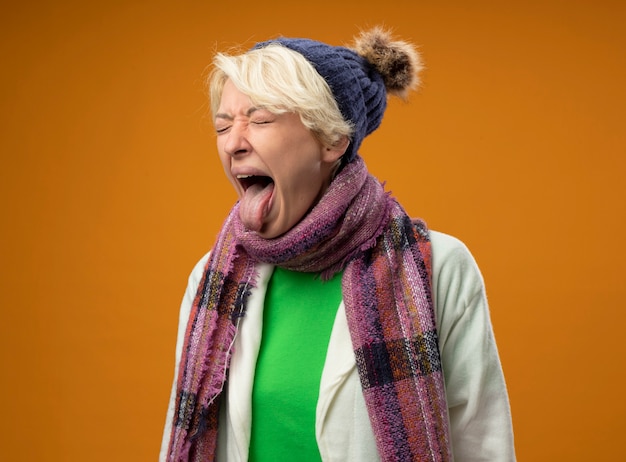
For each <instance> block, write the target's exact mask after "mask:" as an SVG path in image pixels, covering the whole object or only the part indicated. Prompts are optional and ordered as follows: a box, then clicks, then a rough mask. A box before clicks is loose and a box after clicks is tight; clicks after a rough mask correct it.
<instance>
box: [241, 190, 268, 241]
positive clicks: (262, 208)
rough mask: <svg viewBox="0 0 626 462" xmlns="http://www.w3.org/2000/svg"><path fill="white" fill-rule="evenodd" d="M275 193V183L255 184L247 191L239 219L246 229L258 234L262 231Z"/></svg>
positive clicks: (242, 201)
mask: <svg viewBox="0 0 626 462" xmlns="http://www.w3.org/2000/svg"><path fill="white" fill-rule="evenodd" d="M273 193H274V183H271V182H270V183H267V184H263V183H255V184H253V185H250V187H248V189H246V192H245V193H244V195H243V197H242V198H241V201H240V205H239V217H240V218H241V221H242V222H243V224H244V226H245V227H246V228H248V229H249V230H251V231H256V232H259V231H260V230H261V228H262V227H263V220H264V219H265V216H266V215H267V213H268V212H269V209H270V202H271V200H272V194H273Z"/></svg>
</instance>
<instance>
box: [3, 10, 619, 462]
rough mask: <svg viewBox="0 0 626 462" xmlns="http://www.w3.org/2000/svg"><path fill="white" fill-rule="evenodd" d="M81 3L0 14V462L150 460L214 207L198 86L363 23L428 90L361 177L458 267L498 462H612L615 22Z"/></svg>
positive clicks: (382, 137) (370, 152)
mask: <svg viewBox="0 0 626 462" xmlns="http://www.w3.org/2000/svg"><path fill="white" fill-rule="evenodd" d="M97 3H101V5H98V4H97ZM97 3H94V2H79V1H68V0H65V1H57V2H23V3H22V4H21V6H15V4H12V6H10V7H8V6H3V7H2V10H3V11H2V14H1V15H0V34H1V37H2V41H1V48H0V53H1V61H0V62H1V65H2V74H1V77H0V79H1V84H0V94H1V95H2V96H1V104H2V115H1V117H2V123H1V125H0V127H1V128H0V129H1V131H2V136H1V139H0V146H1V152H2V167H1V168H0V192H1V195H0V207H1V217H2V227H1V231H0V232H1V234H0V246H1V247H0V252H1V253H0V255H1V259H2V260H1V263H2V265H1V268H2V269H1V271H2V274H1V278H0V281H1V284H2V286H1V287H2V288H1V291H0V292H1V293H0V308H1V317H2V318H1V319H0V346H1V355H2V356H1V358H0V359H1V361H2V363H1V364H2V366H1V367H2V380H1V382H0V383H1V385H0V386H1V387H2V388H1V393H0V400H1V401H0V409H2V418H1V419H0V422H1V423H0V459H1V460H6V461H33V460H45V461H84V460H88V461H111V460H115V461H126V460H127V461H137V460H155V459H156V456H157V452H158V447H159V444H160V437H161V429H162V426H163V423H164V417H165V407H166V404H167V399H168V394H169V388H170V383H171V379H172V373H173V354H174V342H175V336H176V325H177V310H178V306H179V302H180V299H181V297H182V293H183V290H184V288H185V285H186V279H187V275H188V273H189V271H190V270H191V268H192V266H193V264H194V263H195V262H196V260H197V259H198V258H200V256H201V255H202V254H203V253H204V252H205V251H206V250H207V249H208V248H210V246H211V244H212V242H213V239H214V237H215V235H216V233H217V231H218V229H219V226H220V223H221V220H222V219H223V217H224V216H225V213H226V212H227V210H228V209H229V208H230V206H231V204H232V202H233V200H234V198H235V195H234V193H233V192H232V191H231V189H230V186H229V185H228V184H227V182H226V180H225V179H224V178H223V175H222V172H221V167H220V166H219V163H218V160H217V155H216V152H215V147H214V137H213V134H212V130H211V125H210V121H209V120H208V118H207V116H206V111H207V104H206V101H205V95H204V93H203V85H202V77H203V75H204V73H205V67H206V66H207V65H208V63H209V62H210V59H211V56H212V54H213V52H214V50H215V49H220V50H221V49H225V48H227V47H230V46H232V45H235V44H239V43H244V44H246V45H250V44H252V43H253V42H254V41H257V40H262V39H266V38H269V37H273V36H275V35H277V34H283V35H290V36H307V37H313V38H316V39H320V40H324V41H328V42H330V43H334V44H343V43H345V42H347V41H349V40H351V38H352V36H353V35H355V34H356V33H357V32H358V30H359V28H360V27H367V26H371V25H375V24H381V23H382V24H385V25H387V26H391V27H393V28H394V29H395V31H396V34H397V35H398V36H400V37H403V38H405V39H409V40H411V41H413V42H414V43H416V44H418V45H420V47H421V50H422V52H423V55H424V58H425V61H426V64H427V70H426V72H425V73H424V85H423V88H422V90H421V91H420V92H419V93H417V94H414V95H413V97H412V98H411V101H410V103H409V104H405V103H401V102H397V101H392V102H391V104H390V107H389V110H388V111H387V115H386V118H385V120H384V122H383V125H382V127H381V128H380V129H379V130H378V132H376V133H375V134H374V135H372V136H371V137H370V138H368V140H366V142H365V144H364V146H363V148H362V154H363V155H364V157H365V158H366V161H367V163H368V165H369V167H370V170H371V171H372V172H373V173H374V174H375V175H376V176H378V177H379V178H380V179H381V180H385V181H386V182H387V186H388V189H390V190H392V191H393V192H394V193H395V194H396V195H397V196H398V197H399V198H400V200H401V202H402V203H403V204H404V205H405V207H406V208H407V209H408V210H409V212H410V213H411V214H412V215H415V216H421V217H424V218H425V219H426V220H427V221H428V223H429V224H430V226H431V227H432V228H435V229H438V230H441V231H445V232H448V233H451V234H454V235H456V236H458V237H459V238H461V239H462V240H464V241H465V242H466V243H467V244H468V246H469V247H470V249H471V250H472V252H473V253H474V255H475V257H476V258H477V260H478V262H479V265H480V267H481V269H482V271H483V273H484V276H485V279H486V283H487V289H488V294H489V297H490V303H491V309H492V319H493V323H494V327H495V330H496V335H497V340H498V344H499V348H500V353H501V359H502V362H503V367H504V370H505V374H506V378H507V381H508V386H509V392H510V398H511V405H512V410H513V418H514V426H515V432H516V443H517V453H518V457H519V459H520V460H524V461H555V460H568V461H574V460H576V461H583V460H615V459H616V458H619V455H621V454H622V453H623V444H622V440H623V437H622V434H623V433H624V430H625V425H624V419H625V418H626V400H625V398H624V389H625V387H624V371H625V368H624V358H625V353H626V344H625V342H624V341H623V338H624V320H625V314H624V312H625V310H624V307H625V302H624V299H625V298H626V293H625V292H626V284H625V283H624V274H625V268H624V266H625V261H626V245H625V243H624V237H625V236H626V229H625V207H626V206H625V191H624V182H625V180H626V177H625V170H626V169H625V162H626V161H625V154H626V136H625V130H624V121H625V120H626V91H625V89H624V86H625V85H626V56H625V50H626V28H625V27H624V25H625V24H626V7H625V5H626V3H624V2H621V1H601V0H600V1H593V2H591V1H586V2H585V1H569V2H561V1H557V0H550V1H538V0H533V1H524V2H521V1H520V2H502V1H473V2H469V1H447V2H436V1H420V2H412V1H408V0H407V1H393V0H389V1H386V2H367V1H365V2H364V1H363V0H354V1H347V2H341V1H332V2H325V1H317V2H295V1H293V0H290V1H288V2H287V1H285V2H283V1H274V2H248V1H240V2H225V1H223V2H219V3H218V4H216V5H214V4H213V3H214V2H209V1H206V2H200V1H191V0H189V1H181V2H166V1H145V2H138V1H134V2H133V1H126V2H122V1H108V2H97Z"/></svg>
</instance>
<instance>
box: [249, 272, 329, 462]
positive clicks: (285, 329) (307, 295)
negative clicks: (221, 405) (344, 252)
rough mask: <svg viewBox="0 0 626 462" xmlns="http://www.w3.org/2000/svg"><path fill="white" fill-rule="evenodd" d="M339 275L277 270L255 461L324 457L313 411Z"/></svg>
mask: <svg viewBox="0 0 626 462" xmlns="http://www.w3.org/2000/svg"><path fill="white" fill-rule="evenodd" d="M340 302H341V274H337V275H335V276H334V277H333V278H332V279H331V280H330V281H321V280H320V278H319V275H317V274H312V273H297V272H295V271H289V270H285V269H281V268H276V269H275V270H274V273H273V274H272V277H271V279H270V281H269V284H268V287H267V293H266V296H265V307H264V309H263V337H262V339H261V348H260V351H259V358H258V359H257V364H256V371H255V375H254V387H253V392H252V435H251V438H250V454H249V460H250V461H251V462H263V461H268V462H280V461H289V462H292V461H294V460H298V461H302V462H307V461H320V460H321V457H320V453H319V449H318V447H317V442H316V440H315V409H316V406H317V400H318V396H319V388H320V379H321V377H322V369H323V367H324V361H325V360H326V351H327V349H328V341H329V339H330V332H331V330H332V327H333V323H334V321H335V316H336V314H337V308H338V307H339V303H340Z"/></svg>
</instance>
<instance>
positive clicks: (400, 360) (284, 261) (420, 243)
mask: <svg viewBox="0 0 626 462" xmlns="http://www.w3.org/2000/svg"><path fill="white" fill-rule="evenodd" d="M257 262H265V263H271V264H275V265H280V266H282V267H285V268H288V269H293V270H296V271H304V272H317V273H321V275H322V277H323V278H327V277H330V276H331V275H333V274H335V273H337V272H339V271H343V276H342V293H343V300H344V304H345V309H346V316H347V320H348V327H349V329H350V335H351V338H352V344H353V348H354V354H355V358H356V365H357V369H358V373H359V377H360V380H361V386H362V389H363V394H364V397H365V403H366V405H367V409H368V413H369V417H370V421H371V424H372V429H373V431H374V435H375V437H376V444H377V447H378V451H379V454H380V457H381V460H383V461H447V460H451V458H452V457H451V449H450V438H449V433H448V415H447V404H446V397H445V390H444V381H443V373H442V369H441V361H440V355H439V349H438V341H437V332H436V327H435V314H434V308H433V302H432V295H431V284H430V281H431V274H430V271H431V249H430V242H429V239H428V231H427V229H426V226H425V224H424V223H422V222H421V221H412V220H411V219H409V217H408V216H407V215H406V213H405V211H404V210H403V209H402V207H401V206H400V205H399V204H398V203H397V202H396V201H395V200H394V199H393V198H392V197H391V196H390V195H388V194H386V193H385V192H384V190H383V187H382V185H381V184H380V183H379V182H378V181H377V180H376V179H375V178H374V177H372V176H371V175H370V174H369V173H368V171H367V168H366V167H365V164H364V163H363V160H362V159H361V158H360V157H357V158H356V159H355V160H354V161H353V162H351V163H349V164H347V165H346V167H345V168H344V169H343V170H342V171H341V172H340V173H339V174H338V175H337V177H336V178H335V179H334V180H333V182H332V183H331V185H330V186H329V188H328V190H327V191H326V193H325V195H324V196H323V197H322V199H321V200H320V201H319V203H318V204H316V206H315V207H313V209H312V210H311V211H310V212H309V213H308V214H307V215H306V216H305V217H304V218H303V219H302V220H301V221H300V222H299V223H298V224H297V225H296V226H295V227H294V228H292V229H291V230H290V231H288V232H287V233H285V234H284V235H282V236H281V237H279V238H276V239H269V240H268V239H263V238H261V237H259V236H258V234H256V233H254V232H250V231H247V230H246V229H245V228H244V226H243V225H242V223H241V221H240V219H239V212H238V205H235V207H234V208H233V210H232V211H231V213H230V214H229V216H228V218H227V219H226V221H225V223H224V225H223V227H222V230H221V232H220V234H219V236H218V239H217V242H216V244H215V246H214V248H213V250H212V252H211V256H210V258H209V260H208V262H207V265H206V268H205V272H204V276H203V278H202V280H201V282H200V284H199V287H198V291H197V295H196V297H195V300H194V302H193V306H192V309H191V314H190V317H189V321H188V325H187V329H186V333H185V341H184V347H183V355H182V358H181V361H180V365H179V375H178V382H177V395H176V408H175V409H176V411H175V415H174V422H173V426H172V428H173V429H172V435H171V439H170V445H169V451H168V460H169V461H198V462H199V461H213V460H215V454H216V445H217V428H218V411H219V400H220V397H221V395H222V393H221V392H222V390H223V387H224V384H225V382H226V379H227V372H228V365H229V361H230V357H231V353H232V346H233V343H234V339H235V335H236V333H237V328H238V325H239V322H241V321H242V320H243V317H244V314H245V310H246V300H247V298H248V296H249V294H250V290H251V288H252V287H254V285H255V278H256V264H257Z"/></svg>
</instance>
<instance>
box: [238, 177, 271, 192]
mask: <svg viewBox="0 0 626 462" xmlns="http://www.w3.org/2000/svg"><path fill="white" fill-rule="evenodd" d="M237 180H238V181H239V184H240V185H241V187H242V188H243V190H244V191H247V190H248V189H249V188H251V187H252V186H257V187H259V188H261V189H264V188H265V187H266V186H268V185H269V184H271V183H274V180H272V178H270V177H269V176H262V175H237Z"/></svg>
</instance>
